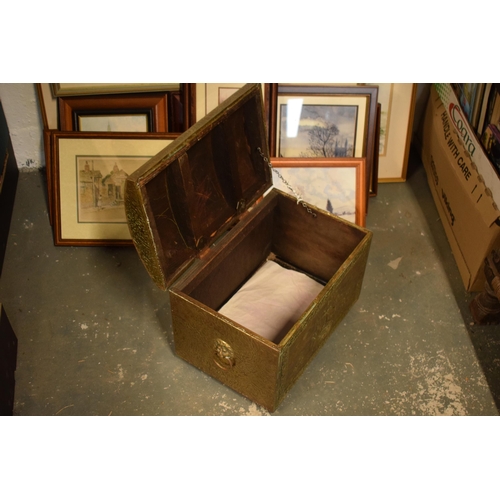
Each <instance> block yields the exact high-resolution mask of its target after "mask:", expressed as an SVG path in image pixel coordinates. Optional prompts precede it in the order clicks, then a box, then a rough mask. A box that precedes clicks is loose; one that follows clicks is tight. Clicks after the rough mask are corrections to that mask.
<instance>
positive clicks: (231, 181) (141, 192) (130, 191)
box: [125, 84, 272, 289]
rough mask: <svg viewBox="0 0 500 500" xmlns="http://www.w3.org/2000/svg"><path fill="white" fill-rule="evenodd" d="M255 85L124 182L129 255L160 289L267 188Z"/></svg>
mask: <svg viewBox="0 0 500 500" xmlns="http://www.w3.org/2000/svg"><path fill="white" fill-rule="evenodd" d="M260 151H261V152H262V153H263V154H264V155H265V156H266V157H269V151H268V146H267V140H266V128H265V125H264V113H263V105H262V93H261V86H260V84H247V85H245V86H244V87H243V88H241V89H240V90H238V91H237V92H236V93H235V94H233V95H232V96H231V97H229V98H228V99H227V100H226V101H224V102H223V103H222V104H221V105H220V106H218V107H217V108H216V109H215V110H213V111H212V112H210V113H209V114H207V115H206V116H205V117H204V118H203V119H201V120H200V121H199V122H197V123H196V124H195V125H193V126H192V127H191V128H190V129H189V130H187V131H186V132H184V133H183V134H182V135H181V136H179V138H178V139H176V140H175V141H173V142H172V143H171V144H170V145H168V146H167V147H166V148H165V149H163V150H162V151H161V152H160V153H158V154H157V155H156V156H155V157H153V158H151V160H149V161H148V162H147V163H145V164H144V165H143V166H142V167H141V168H139V169H138V170H136V171H135V172H134V173H133V174H131V175H130V176H129V177H128V179H127V181H126V189H125V211H126V214H127V221H128V224H129V228H130V232H131V235H132V239H133V241H134V244H135V246H136V248H137V251H138V253H139V255H140V257H141V259H142V261H143V263H144V265H145V267H146V269H147V270H148V272H149V274H150V275H151V277H152V278H153V280H154V281H155V282H156V284H157V285H158V286H159V287H160V288H162V289H166V288H168V286H169V285H170V284H171V283H172V282H173V281H174V280H175V279H176V278H177V277H178V276H179V275H180V274H181V273H182V272H183V271H184V270H185V268H186V267H187V266H188V265H189V263H190V262H191V261H192V260H193V259H194V258H195V257H196V256H197V254H198V253H199V252H200V251H202V250H203V249H204V248H206V247H207V246H209V245H210V244H211V243H212V242H213V241H214V240H215V239H216V238H217V236H218V235H219V234H220V233H221V232H222V231H223V230H224V229H225V228H226V227H227V226H228V225H229V224H230V223H231V221H232V219H233V218H234V217H235V216H236V215H237V214H238V213H240V212H241V211H242V210H244V209H245V208H246V207H248V206H250V205H252V204H253V203H254V202H255V201H256V200H257V199H258V198H259V197H260V196H262V195H263V194H264V193H265V192H266V191H267V190H268V189H269V187H270V186H271V185H272V177H271V173H270V171H269V167H268V165H267V164H266V163H265V161H264V160H263V158H262V155H261V153H260Z"/></svg>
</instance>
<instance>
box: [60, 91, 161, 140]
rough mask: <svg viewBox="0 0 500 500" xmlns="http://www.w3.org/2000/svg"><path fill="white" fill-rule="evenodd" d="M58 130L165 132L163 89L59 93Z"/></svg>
mask: <svg viewBox="0 0 500 500" xmlns="http://www.w3.org/2000/svg"><path fill="white" fill-rule="evenodd" d="M59 124H60V127H59V128H60V130H62V131H71V130H74V131H78V132H168V131H169V130H168V94H167V93H166V92H156V93H138V94H116V95H96V96H94V95H90V96H74V97H59Z"/></svg>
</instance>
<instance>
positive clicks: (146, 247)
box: [125, 184, 166, 290]
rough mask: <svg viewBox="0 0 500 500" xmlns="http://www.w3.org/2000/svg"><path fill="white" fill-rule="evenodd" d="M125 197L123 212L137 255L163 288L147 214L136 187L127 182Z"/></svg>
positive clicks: (162, 277)
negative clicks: (132, 236)
mask: <svg viewBox="0 0 500 500" xmlns="http://www.w3.org/2000/svg"><path fill="white" fill-rule="evenodd" d="M125 197H126V200H127V201H126V203H125V213H126V216H127V221H128V225H129V228H130V232H131V234H133V235H134V244H135V247H136V249H137V252H138V254H139V257H140V258H141V260H142V262H143V264H144V267H145V268H146V269H147V271H148V273H149V274H150V276H151V277H152V278H153V281H154V282H155V283H156V285H157V286H158V287H159V288H161V289H162V290H165V288H166V283H165V277H164V276H163V272H162V270H161V266H160V261H159V258H158V254H157V251H156V246H155V244H154V240H153V234H152V232H151V227H150V225H149V221H148V216H147V214H146V210H145V209H144V205H143V203H142V200H141V197H140V196H139V193H138V190H137V188H135V187H133V186H132V185H130V184H127V185H126V189H125Z"/></svg>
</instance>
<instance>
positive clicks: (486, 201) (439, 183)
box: [422, 87, 500, 291]
mask: <svg viewBox="0 0 500 500" xmlns="http://www.w3.org/2000/svg"><path fill="white" fill-rule="evenodd" d="M478 147H479V146H478ZM471 151H472V152H475V156H476V158H477V157H478V156H479V155H478V153H477V150H474V147H473V146H471V142H470V141H469V143H467V142H464V141H463V140H462V135H461V134H460V132H459V130H458V129H457V128H456V127H455V125H454V123H453V122H452V120H451V117H450V113H449V108H448V109H447V107H446V105H445V104H444V103H443V102H442V100H441V98H440V97H439V95H438V92H437V90H436V88H435V87H432V88H431V93H430V97H429V102H428V105H427V110H426V114H425V120H424V126H423V137H422V162H423V164H424V167H425V170H426V172H427V179H428V181H429V186H430V188H431V192H432V196H433V198H434V201H435V203H436V207H437V209H438V212H439V215H440V217H441V221H442V223H443V227H444V230H445V232H446V235H447V237H448V241H449V242H450V246H451V249H452V251H453V255H454V257H455V260H456V263H457V265H458V268H459V271H460V275H461V277H462V280H463V283H464V286H465V288H466V290H467V291H482V290H483V287H484V280H485V278H484V259H485V258H486V256H487V255H488V254H489V253H490V252H491V250H492V249H494V248H499V247H500V226H499V225H498V223H499V220H500V219H499V217H500V211H499V209H498V206H497V203H496V202H495V200H494V198H493V193H492V190H491V189H490V188H489V186H488V185H487V184H486V183H485V177H484V176H483V175H482V173H481V172H480V171H479V168H478V165H477V162H474V161H473V158H472V156H471V154H470V152H471ZM482 168H483V172H484V169H485V165H484V164H483V167H482ZM490 169H492V170H493V168H492V167H491V165H490ZM489 178H492V176H491V175H490V176H489Z"/></svg>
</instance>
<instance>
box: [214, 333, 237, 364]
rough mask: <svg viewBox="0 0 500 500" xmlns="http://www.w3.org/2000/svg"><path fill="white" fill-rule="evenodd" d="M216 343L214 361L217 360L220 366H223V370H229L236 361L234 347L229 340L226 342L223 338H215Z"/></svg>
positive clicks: (216, 362)
mask: <svg viewBox="0 0 500 500" xmlns="http://www.w3.org/2000/svg"><path fill="white" fill-rule="evenodd" d="M214 344H215V345H214V349H215V355H214V362H215V364H216V365H217V366H218V367H219V368H222V369H223V370H227V369H229V368H232V367H233V366H234V362H235V360H234V352H233V348H232V347H231V346H230V345H229V344H228V343H227V342H224V341H223V340H221V339H215V342H214Z"/></svg>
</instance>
